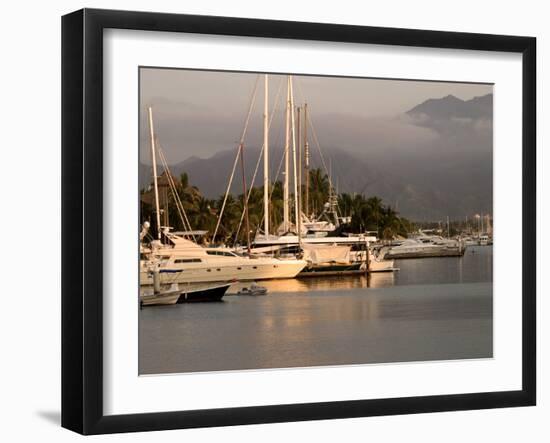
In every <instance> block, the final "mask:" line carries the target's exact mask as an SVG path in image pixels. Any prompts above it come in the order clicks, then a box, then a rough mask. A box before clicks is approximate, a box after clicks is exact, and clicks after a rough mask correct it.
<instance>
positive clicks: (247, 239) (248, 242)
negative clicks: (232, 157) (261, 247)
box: [239, 143, 250, 254]
mask: <svg viewBox="0 0 550 443" xmlns="http://www.w3.org/2000/svg"><path fill="white" fill-rule="evenodd" d="M239 151H240V155H241V173H242V176H243V209H244V219H245V222H246V247H247V249H248V253H249V254H250V220H249V217H248V201H247V198H246V196H247V195H248V193H247V190H246V175H245V169H244V144H243V143H241V146H240V149H239Z"/></svg>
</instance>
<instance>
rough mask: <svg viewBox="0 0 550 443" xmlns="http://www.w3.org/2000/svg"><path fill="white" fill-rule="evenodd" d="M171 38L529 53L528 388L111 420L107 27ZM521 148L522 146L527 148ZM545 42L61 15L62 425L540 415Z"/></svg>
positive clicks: (119, 427) (101, 430) (112, 427)
mask: <svg viewBox="0 0 550 443" xmlns="http://www.w3.org/2000/svg"><path fill="white" fill-rule="evenodd" d="M108 28H118V29H132V30H147V31H171V32H186V33H198V34H217V35H226V36H248V37H269V38H280V39H301V40H316V41H327V42H329V41H331V42H352V43H369V44H377V45H396V46H416V47H429V48H453V49H469V50H481V51H503V52H511V53H519V54H522V64H523V86H522V87H523V98H522V101H523V103H522V106H523V109H522V110H523V117H522V119H523V120H522V127H523V136H522V137H523V138H522V154H523V165H522V167H523V189H522V193H523V213H522V222H523V228H522V239H523V246H522V254H523V262H522V278H523V281H522V285H523V286H522V295H521V296H522V314H521V315H522V346H523V347H522V389H521V390H517V391H505V392H479V393H468V394H457V395H435V396H420V397H404V398H391V399H373V400H356V401H332V402H323V403H307V404H287V405H267V406H260V407H236V408H224V409H208V410H192V411H170V412H161V413H142V414H132V415H110V416H106V415H104V413H103V407H102V404H103V342H102V340H103V339H102V326H103V319H102V315H103V300H102V284H103V279H102V265H103V255H102V254H103V249H102V244H103V242H102V238H103V228H102V223H103V210H102V205H103V201H102V191H103V189H102V188H103V183H102V176H103V170H102V164H103V162H102V160H103V146H102V139H103V111H102V109H103V87H102V85H103V79H102V77H103V30H105V29H108ZM518 148H519V147H518ZM535 274H536V39H535V38H532V37H516V36H504V35H485V34H471V33H456V32H440V31H423V30H412V29H390V28H378V27H364V26H348V25H338V24H320V23H300V22H282V21H274V20H256V19H243V18H230V17H210V16H196V15H178V14H161V13H149V12H128V11H110V10H97V9H83V10H79V11H76V12H73V13H71V14H68V15H65V16H64V17H63V18H62V426H63V427H65V428H68V429H71V430H73V431H76V432H79V433H82V434H105V433H115V432H132V431H151V430H162V429H178V428H194V427H211V426H229V425H241V424H256V423H274V422H287V421H301V420H321V419H332V418H348V417H364V416H379V415H392V414H412V413H424V412H437V411H457V410H467V409H485V408H502V407H513V406H530V405H535V403H536V275H535Z"/></svg>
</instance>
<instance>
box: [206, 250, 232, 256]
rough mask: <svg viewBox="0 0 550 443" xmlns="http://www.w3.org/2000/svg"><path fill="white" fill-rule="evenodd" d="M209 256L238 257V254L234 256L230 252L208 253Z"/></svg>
mask: <svg viewBox="0 0 550 443" xmlns="http://www.w3.org/2000/svg"><path fill="white" fill-rule="evenodd" d="M206 253H207V254H208V255H220V256H222V257H236V256H237V254H234V253H233V252H230V251H206Z"/></svg>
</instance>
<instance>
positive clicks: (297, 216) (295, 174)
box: [288, 76, 300, 238]
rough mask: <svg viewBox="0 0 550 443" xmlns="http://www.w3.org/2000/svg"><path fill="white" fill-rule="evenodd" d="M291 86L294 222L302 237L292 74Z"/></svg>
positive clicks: (290, 77)
mask: <svg viewBox="0 0 550 443" xmlns="http://www.w3.org/2000/svg"><path fill="white" fill-rule="evenodd" d="M288 79H289V87H290V89H289V90H290V112H291V114H292V115H291V117H290V118H291V123H292V165H293V182H294V217H295V219H294V222H295V223H296V230H297V234H298V238H300V211H299V207H298V202H299V200H300V196H299V195H298V164H297V159H296V118H295V116H294V92H293V91H292V76H289V77H288Z"/></svg>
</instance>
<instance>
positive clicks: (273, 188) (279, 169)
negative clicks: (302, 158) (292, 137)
mask: <svg viewBox="0 0 550 443" xmlns="http://www.w3.org/2000/svg"><path fill="white" fill-rule="evenodd" d="M280 141H281V133H279V135H278V137H277V143H276V144H279V143H280ZM282 148H283V151H284V146H283V147H282ZM282 154H283V155H281V159H280V160H279V167H278V168H277V173H276V174H275V180H274V181H273V183H276V182H277V179H278V178H279V175H280V173H281V169H283V161H284V159H285V156H284V153H282ZM274 192H275V186H272V187H271V192H270V193H269V200H270V201H271V199H272V197H273V193H274ZM264 218H265V214H264V212H263V210H262V219H261V221H260V224H259V225H258V227H257V229H256V234H258V231H259V229H260V226H261V225H262V224H263V222H264Z"/></svg>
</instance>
